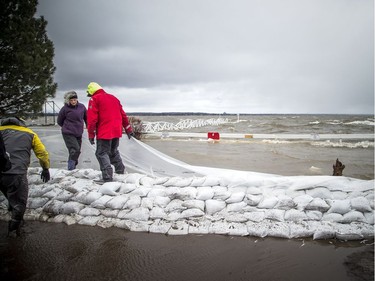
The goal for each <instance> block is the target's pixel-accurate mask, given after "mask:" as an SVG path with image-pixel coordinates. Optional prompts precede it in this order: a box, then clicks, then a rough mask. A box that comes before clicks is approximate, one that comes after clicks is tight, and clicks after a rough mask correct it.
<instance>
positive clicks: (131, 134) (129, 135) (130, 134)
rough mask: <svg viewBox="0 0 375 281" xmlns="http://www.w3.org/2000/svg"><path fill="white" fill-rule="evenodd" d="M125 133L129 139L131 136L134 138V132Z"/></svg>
mask: <svg viewBox="0 0 375 281" xmlns="http://www.w3.org/2000/svg"><path fill="white" fill-rule="evenodd" d="M127 135H128V138H129V140H130V138H131V137H133V138H135V134H134V133H133V132H131V133H129V134H127Z"/></svg>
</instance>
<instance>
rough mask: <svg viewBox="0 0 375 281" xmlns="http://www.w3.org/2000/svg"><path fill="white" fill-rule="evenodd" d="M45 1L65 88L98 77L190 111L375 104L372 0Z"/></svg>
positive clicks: (157, 103) (141, 98)
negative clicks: (205, 108)
mask: <svg viewBox="0 0 375 281" xmlns="http://www.w3.org/2000/svg"><path fill="white" fill-rule="evenodd" d="M39 2H40V6H39V10H38V12H39V13H40V14H41V15H44V16H45V18H46V19H47V20H48V22H49V23H48V27H47V29H48V34H49V36H50V38H51V39H52V40H53V42H54V43H55V48H56V50H55V53H56V56H55V62H56V66H57V72H56V80H57V82H58V83H59V91H65V90H70V89H72V88H73V89H82V90H84V88H85V87H86V85H87V83H88V82H90V81H97V82H99V83H102V84H103V85H106V86H107V87H117V88H121V87H122V88H126V91H127V93H129V92H132V91H133V92H135V93H138V94H137V98H136V99H134V100H133V102H131V103H129V105H130V106H134V108H137V109H141V108H142V105H141V104H142V103H143V104H144V107H143V108H144V110H145V111H147V108H148V107H149V105H152V106H153V108H155V109H157V108H160V109H162V108H163V109H164V108H167V109H168V108H169V109H171V106H169V107H163V106H164V105H163V102H165V99H169V101H170V102H171V103H172V104H173V106H172V107H174V108H178V109H179V110H181V111H191V109H192V108H195V109H197V110H198V109H199V110H200V109H201V108H202V107H203V106H200V104H202V105H206V104H207V106H205V107H210V108H212V110H215V108H216V110H218V111H222V110H223V109H225V106H227V107H228V108H230V109H231V110H234V111H235V110H236V109H238V110H239V109H241V110H249V112H253V111H254V110H266V111H267V112H271V113H275V112H279V111H280V110H283V111H290V112H295V111H300V110H304V111H305V113H308V112H349V113H353V112H352V110H353V108H356V109H355V112H357V113H363V112H367V113H372V112H373V111H374V109H373V104H374V97H373V96H374V71H373V69H374V55H373V47H374V43H373V41H374V25H373V3H372V1H370V0H367V1H349V0H336V1H324V0H316V1H309V0H286V1H276V0H272V1H255V0H250V1H248V0H246V1H245V0H243V1H239V0H235V1H224V0H215V1H213V0H203V1H198V0H193V1H173V0H162V1H156V2H150V1H145V0H140V1H129V0H125V1H120V0H111V1H104V0H100V1H83V0H74V1H73V0H65V1H47V0H40V1H39ZM212 85H215V90H214V89H213V87H212ZM196 87H197V88H199V91H200V93H199V94H197V93H198V92H199V91H198V90H197V91H194V90H192V89H194V88H196ZM171 88H172V89H173V91H171V90H170V89H171ZM139 89H146V91H141V90H139ZM163 89H164V91H163ZM181 89H183V90H181ZM150 93H154V96H153V97H152V100H150V98H149V95H150ZM181 93H183V97H182V99H183V101H182V102H181V101H180V98H181ZM314 99H315V100H314ZM186 100H189V101H190V104H191V105H193V106H186V104H187V103H186ZM197 100H200V102H198V103H197V102H196V101H197ZM317 100H319V101H317ZM322 100H324V101H326V104H321V101H322ZM184 105H185V107H184ZM156 111H157V110H156ZM170 111H176V110H174V109H172V110H170ZM227 111H229V110H227Z"/></svg>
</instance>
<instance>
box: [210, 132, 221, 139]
mask: <svg viewBox="0 0 375 281" xmlns="http://www.w3.org/2000/svg"><path fill="white" fill-rule="evenodd" d="M207 137H208V138H209V139H213V140H219V139H220V134H219V133H218V132H208V134H207Z"/></svg>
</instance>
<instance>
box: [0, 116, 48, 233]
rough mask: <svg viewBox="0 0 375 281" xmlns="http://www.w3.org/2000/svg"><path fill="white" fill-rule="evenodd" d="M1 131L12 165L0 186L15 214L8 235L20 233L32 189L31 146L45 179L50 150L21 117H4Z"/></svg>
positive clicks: (0, 120)
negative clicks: (28, 171)
mask: <svg viewBox="0 0 375 281" xmlns="http://www.w3.org/2000/svg"><path fill="white" fill-rule="evenodd" d="M0 132H1V134H2V136H3V140H4V144H5V148H6V151H7V153H8V154H9V159H10V162H11V168H10V169H9V170H7V171H4V172H2V173H1V175H0V190H1V192H2V193H3V194H4V196H5V197H6V198H7V199H8V203H9V210H10V211H11V214H12V215H11V220H10V221H9V224H8V235H10V234H11V233H14V232H15V233H16V235H17V236H19V235H20V227H21V222H22V221H23V216H24V213H25V210H26V203H27V199H28V192H29V187H28V181H27V169H28V167H29V165H30V157H31V150H33V151H34V153H35V156H36V157H37V158H38V159H39V164H40V166H41V167H42V168H43V171H42V173H41V179H42V181H43V182H45V183H46V182H48V181H49V180H50V174H49V168H50V160H49V154H48V152H47V150H46V148H45V146H44V144H43V143H42V142H41V140H40V139H39V137H38V135H37V134H36V133H35V132H34V131H32V130H31V129H29V128H27V127H26V125H25V123H24V121H23V120H22V119H20V118H17V117H7V118H1V119H0Z"/></svg>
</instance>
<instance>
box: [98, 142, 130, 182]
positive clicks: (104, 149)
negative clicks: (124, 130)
mask: <svg viewBox="0 0 375 281" xmlns="http://www.w3.org/2000/svg"><path fill="white" fill-rule="evenodd" d="M119 143H120V139H119V138H115V139H111V140H98V139H97V140H96V152H95V156H96V158H97V159H98V162H99V165H100V170H101V171H102V175H103V179H104V180H112V177H113V169H112V167H111V164H112V165H113V166H114V167H115V172H116V173H124V171H125V166H124V164H123V163H122V159H121V156H120V152H119V151H118V146H119Z"/></svg>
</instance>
